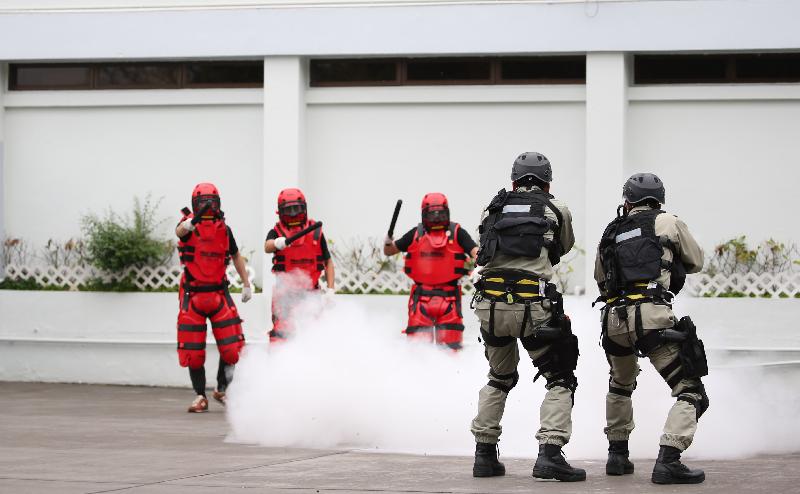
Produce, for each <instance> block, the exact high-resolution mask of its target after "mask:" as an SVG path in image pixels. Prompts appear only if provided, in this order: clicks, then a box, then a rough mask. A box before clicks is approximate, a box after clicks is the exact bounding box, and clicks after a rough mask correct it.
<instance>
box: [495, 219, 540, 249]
mask: <svg viewBox="0 0 800 494" xmlns="http://www.w3.org/2000/svg"><path fill="white" fill-rule="evenodd" d="M494 229H495V230H496V231H497V236H498V244H497V248H498V249H499V251H500V252H501V253H503V254H506V255H509V256H525V257H533V258H537V257H539V256H540V255H541V253H542V246H543V245H544V234H545V233H547V231H548V230H549V229H550V224H549V223H548V222H547V220H545V219H544V218H536V217H533V216H526V217H521V218H503V219H501V220H500V221H498V222H497V223H495V224H494Z"/></svg>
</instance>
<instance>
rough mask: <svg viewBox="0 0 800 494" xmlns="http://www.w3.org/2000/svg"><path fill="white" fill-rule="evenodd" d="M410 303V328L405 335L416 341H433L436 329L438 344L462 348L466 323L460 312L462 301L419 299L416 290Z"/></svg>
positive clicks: (441, 298)
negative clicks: (415, 296)
mask: <svg viewBox="0 0 800 494" xmlns="http://www.w3.org/2000/svg"><path fill="white" fill-rule="evenodd" d="M416 289H417V287H416V286H414V287H413V288H412V292H411V296H410V297H409V301H408V327H407V328H406V330H405V333H406V334H407V335H408V336H409V337H411V338H414V339H420V340H423V341H433V336H434V334H433V331H434V327H435V331H436V342H437V343H438V344H441V345H447V346H449V347H451V348H454V349H458V348H460V347H461V342H462V339H463V332H464V321H463V318H462V315H461V310H460V304H459V302H460V299H457V298H456V297H439V296H433V297H417V300H416V301H415V300H414V290H416ZM459 296H460V290H459Z"/></svg>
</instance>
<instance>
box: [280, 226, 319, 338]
mask: <svg viewBox="0 0 800 494" xmlns="http://www.w3.org/2000/svg"><path fill="white" fill-rule="evenodd" d="M313 223H314V220H312V219H307V220H306V222H305V223H302V224H300V225H297V226H294V227H286V226H285V225H283V224H281V222H278V223H276V224H275V232H277V234H278V235H279V236H281V237H291V236H292V235H294V234H295V233H297V232H299V231H300V230H302V229H304V228H306V227H308V226H310V225H311V224H313ZM321 238H322V228H317V229H316V230H314V231H313V232H309V233H308V234H306V235H303V236H302V237H300V238H298V239H297V240H295V241H294V242H292V243H291V244H290V245H287V246H286V248H285V249H283V250H280V251H278V252H276V253H275V254H274V255H273V256H272V272H273V273H275V274H276V275H277V276H278V281H277V283H276V284H275V288H274V289H273V291H272V331H270V332H269V340H270V342H275V341H283V340H285V339H286V333H287V332H291V331H292V327H291V325H290V323H289V320H288V316H289V312H290V310H291V308H292V307H293V306H295V305H296V302H297V299H298V298H301V297H302V296H303V294H304V292H307V291H309V290H317V289H319V278H320V276H321V274H322V271H323V269H325V264H324V263H325V260H324V259H323V256H322V245H321V244H320V239H321ZM283 273H286V274H288V275H289V276H282V274H283Z"/></svg>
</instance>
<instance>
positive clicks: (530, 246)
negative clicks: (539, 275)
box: [477, 189, 564, 266]
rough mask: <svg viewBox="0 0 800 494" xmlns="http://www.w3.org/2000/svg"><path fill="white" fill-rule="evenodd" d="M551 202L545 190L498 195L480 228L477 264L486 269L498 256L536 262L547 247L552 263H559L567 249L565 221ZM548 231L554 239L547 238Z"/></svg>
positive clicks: (502, 192)
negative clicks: (563, 232) (563, 236)
mask: <svg viewBox="0 0 800 494" xmlns="http://www.w3.org/2000/svg"><path fill="white" fill-rule="evenodd" d="M550 199H553V196H552V195H550V194H548V193H547V192H544V191H543V190H532V191H528V192H507V191H506V190H505V189H503V190H501V191H500V192H498V193H497V195H496V196H495V197H494V199H492V202H490V203H489V206H488V207H487V208H486V210H487V211H488V213H489V214H488V215H487V216H486V218H484V220H483V222H482V223H481V226H480V227H479V228H478V232H479V233H480V236H481V238H480V251H479V253H478V260H477V263H478V264H479V265H481V266H485V265H486V264H488V263H489V262H490V261H491V260H492V259H494V257H495V256H496V255H497V254H505V255H508V256H514V257H519V256H521V257H531V258H534V259H536V258H538V257H540V256H541V254H542V247H546V248H547V257H548V260H549V261H550V264H552V265H553V266H555V265H556V264H558V263H559V261H560V260H561V255H562V254H563V250H564V249H563V247H562V245H561V241H560V237H561V235H560V234H561V225H563V223H564V218H563V216H562V214H561V211H560V210H559V209H558V208H557V207H556V206H555V205H554V204H553V203H552V202H551V201H550ZM545 208H548V209H550V210H551V211H552V212H553V214H555V216H556V218H557V220H556V221H553V220H552V219H550V218H547V217H546V216H545ZM548 232H552V233H553V239H552V240H547V239H546V238H545V234H546V233H548Z"/></svg>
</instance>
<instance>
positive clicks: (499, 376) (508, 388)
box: [486, 369, 519, 393]
mask: <svg viewBox="0 0 800 494" xmlns="http://www.w3.org/2000/svg"><path fill="white" fill-rule="evenodd" d="M489 374H490V375H491V376H492V377H493V378H494V379H489V382H488V383H486V385H487V386H491V387H493V388H495V389H499V390H500V391H503V392H505V393H508V392H509V391H511V390H512V389H514V386H516V385H517V382H519V372H517V371H514V372H512V373H511V374H498V373H496V372H495V371H494V369H489ZM495 379H498V380H497V381H496V380H495ZM508 379H511V380H512V382H511V385H510V386H509V385H507V384H504V383H502V382H500V380H503V381H506V380H508Z"/></svg>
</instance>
